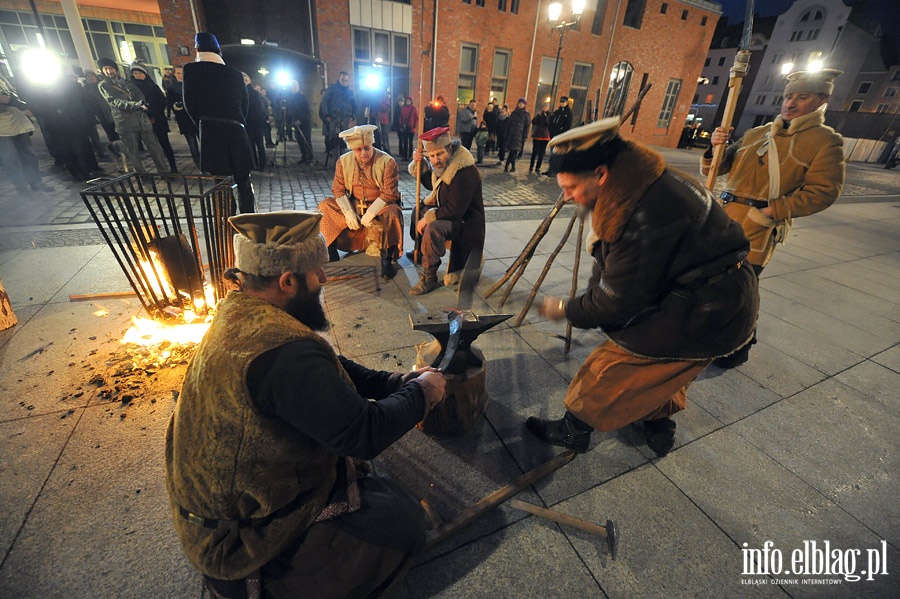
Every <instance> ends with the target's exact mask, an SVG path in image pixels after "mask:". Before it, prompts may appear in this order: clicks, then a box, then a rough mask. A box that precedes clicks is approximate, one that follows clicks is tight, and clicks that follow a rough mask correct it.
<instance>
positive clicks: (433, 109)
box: [422, 96, 450, 131]
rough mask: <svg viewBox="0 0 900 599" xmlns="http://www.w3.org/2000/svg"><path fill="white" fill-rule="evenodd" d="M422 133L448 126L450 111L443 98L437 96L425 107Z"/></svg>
mask: <svg viewBox="0 0 900 599" xmlns="http://www.w3.org/2000/svg"><path fill="white" fill-rule="evenodd" d="M422 125H423V127H424V131H431V130H432V129H437V128H438V127H447V126H449V125H450V109H449V108H447V104H446V102H444V96H438V97H437V98H435V99H434V102H431V103H430V104H428V105H427V106H426V107H425V122H424V123H423V124H422Z"/></svg>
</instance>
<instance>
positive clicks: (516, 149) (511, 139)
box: [503, 98, 531, 173]
mask: <svg viewBox="0 0 900 599" xmlns="http://www.w3.org/2000/svg"><path fill="white" fill-rule="evenodd" d="M526 105H527V104H526V103H525V98H519V101H518V102H517V103H516V109H515V110H513V111H512V113H511V114H510V115H509V132H508V133H507V137H506V148H507V150H508V151H509V154H508V155H507V158H506V166H504V167H503V172H506V171H509V172H511V173H514V172H516V158H518V157H519V156H521V155H522V150H523V149H524V148H525V140H526V139H528V130H529V129H530V128H531V115H530V114H528V111H527V110H525V106H526Z"/></svg>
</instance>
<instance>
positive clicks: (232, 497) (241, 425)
mask: <svg viewBox="0 0 900 599" xmlns="http://www.w3.org/2000/svg"><path fill="white" fill-rule="evenodd" d="M301 339H304V340H313V341H315V342H317V343H320V344H321V345H322V347H323V348H324V349H325V350H326V351H327V352H328V353H329V354H331V356H332V358H333V361H334V367H335V368H336V369H337V370H338V372H340V373H341V376H343V378H344V379H345V380H347V381H348V383H350V384H352V382H351V380H350V378H349V376H348V375H347V373H346V372H345V371H344V369H343V368H342V367H341V365H340V362H339V361H338V358H337V356H336V355H335V353H334V350H333V349H332V348H331V346H330V345H329V344H328V343H327V342H326V341H325V340H324V339H323V338H322V337H320V336H319V335H317V334H316V333H314V332H313V331H312V330H310V329H309V328H308V327H306V326H305V325H303V324H302V323H300V322H299V321H298V320H296V319H295V318H293V317H291V316H290V315H289V314H287V313H286V312H284V311H283V310H281V309H279V308H277V307H276V306H273V305H272V304H270V303H269V302H267V301H265V300H263V299H260V298H257V297H254V296H252V295H248V294H246V293H241V292H237V291H232V292H231V293H229V294H228V296H227V297H225V299H224V300H222V301H221V302H220V303H219V306H218V309H217V314H216V317H215V320H214V321H213V323H212V326H211V327H210V330H209V332H208V333H207V334H206V337H204V339H203V341H202V342H201V343H200V346H199V347H198V349H197V352H196V354H195V355H194V358H193V360H192V361H191V364H190V366H188V369H187V372H186V374H185V380H184V386H183V387H182V392H181V395H180V397H179V399H178V404H177V405H176V407H175V413H174V414H173V416H172V420H171V422H170V423H169V428H168V431H167V438H166V477H167V485H168V490H169V496H170V499H171V502H172V509H173V513H174V518H175V529H176V531H177V533H178V536H179V537H180V539H181V542H182V544H183V545H184V550H185V553H186V554H187V557H188V559H189V560H190V561H191V563H192V564H193V565H194V566H195V567H196V568H197V569H198V570H200V571H201V572H202V573H203V574H206V575H208V576H212V577H213V578H220V579H229V580H234V579H239V578H244V577H246V576H247V575H249V574H251V573H252V572H253V571H255V570H257V569H258V568H259V567H261V566H262V565H264V564H265V563H267V562H269V561H270V560H271V559H272V558H274V557H275V556H276V555H278V554H279V553H280V552H281V551H283V550H284V549H285V548H287V547H288V546H289V545H290V544H291V543H293V542H294V541H296V539H298V538H299V537H300V536H301V535H303V533H304V531H305V530H306V529H307V527H308V526H309V525H310V524H311V523H312V522H313V521H314V519H315V518H316V516H317V515H318V514H319V512H321V510H322V508H323V507H324V506H325V504H326V500H327V498H328V494H329V491H330V490H331V488H332V486H333V485H334V482H335V477H336V472H337V469H336V467H337V462H338V459H339V458H338V456H337V455H335V454H333V453H330V452H328V451H326V450H325V449H324V448H322V447H321V446H320V445H319V444H318V443H316V442H315V441H314V440H312V439H311V438H309V437H307V436H305V435H303V434H301V433H300V432H298V431H297V430H296V429H295V428H293V427H291V426H290V425H289V424H287V423H286V422H284V421H281V420H278V419H274V418H269V417H267V416H264V415H263V414H261V413H260V412H259V411H258V410H257V409H256V407H255V406H254V403H253V401H252V399H251V397H250V393H249V390H248V388H247V378H246V377H247V371H248V369H249V367H250V364H251V362H253V360H254V359H256V358H257V357H258V356H260V355H261V354H263V353H265V352H266V351H269V350H271V349H274V348H277V347H280V346H282V345H284V344H286V343H289V342H291V341H296V340H301ZM297 401H303V390H302V389H298V390H297ZM292 502H293V504H294V505H295V506H296V507H295V509H293V510H289V511H288V513H287V514H278V517H276V518H274V519H273V520H272V521H271V522H269V523H267V524H265V525H263V526H250V527H244V528H239V527H235V526H229V524H228V523H222V524H220V525H219V526H218V527H217V528H206V527H204V526H202V525H199V524H196V523H194V522H190V521H188V520H187V519H185V518H184V517H183V516H182V515H181V514H180V513H179V509H178V508H179V507H181V508H183V509H185V510H188V511H189V512H192V513H193V514H196V515H198V516H201V517H203V518H210V519H216V520H222V521H235V520H238V519H243V518H252V519H259V518H265V517H266V516H268V515H270V514H272V513H273V512H276V511H278V510H279V509H281V508H284V507H285V506H287V505H288V504H292Z"/></svg>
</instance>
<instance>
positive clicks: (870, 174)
mask: <svg viewBox="0 0 900 599" xmlns="http://www.w3.org/2000/svg"><path fill="white" fill-rule="evenodd" d="M169 139H170V141H171V142H172V146H173V148H174V149H175V154H176V159H177V163H178V168H179V171H180V172H181V173H184V174H188V175H191V174H197V173H198V171H197V169H196V167H195V166H194V164H193V162H192V161H191V159H190V154H189V153H188V149H187V144H186V143H185V141H184V138H183V137H182V136H180V135H177V134H175V133H171V134H170V135H169ZM32 145H33V148H34V150H35V152H36V153H37V154H38V157H39V158H40V167H41V171H42V172H43V173H44V181H45V183H47V184H48V185H49V186H50V187H52V190H51V191H46V192H36V193H33V194H30V195H28V196H24V197H23V196H20V195H19V194H18V193H17V192H16V190H15V188H14V187H13V186H12V184H11V182H9V181H7V180H5V179H4V180H0V230H2V235H0V251H6V250H19V249H26V248H37V247H66V246H83V245H96V244H102V243H103V239H102V237H101V236H100V234H99V231H98V230H97V229H96V227H95V225H94V224H93V222H92V220H91V217H90V214H89V213H88V211H87V209H86V207H85V206H84V203H83V202H82V200H81V196H80V192H81V190H82V189H84V188H85V187H86V185H85V183H84V182H76V181H72V180H71V178H70V177H69V175H68V173H67V172H66V171H65V170H64V169H62V168H61V167H56V166H54V164H53V160H52V158H51V157H50V156H49V154H48V153H47V150H46V147H45V146H44V143H43V139H42V138H41V137H40V134H39V133H36V134H35V136H34V138H33V140H32ZM324 145H325V144H324V139H323V138H322V136H321V132H315V133H314V135H313V147H314V148H316V149H317V153H316V156H317V159H318V162H317V163H316V164H300V163H299V158H300V152H299V148H298V147H297V145H296V144H294V143H288V144H287V146H286V147H285V146H284V145H279V146H278V147H277V148H270V149H269V150H268V152H269V154H268V158H269V160H270V161H274V164H275V166H270V167H269V168H268V169H267V170H266V172H262V173H256V172H254V173H253V182H254V187H255V189H256V194H257V203H258V208H259V210H260V211H266V212H268V211H273V210H313V209H315V207H316V205H317V204H318V202H319V201H321V200H322V199H323V198H325V197H327V196H329V195H331V179H332V175H333V172H334V161H333V159H332V160H331V161H329V163H328V164H327V165H326V164H324V162H323V160H324V157H325V153H324ZM662 152H663V155H664V156H665V157H666V160H667V161H668V163H669V164H670V165H672V166H674V167H676V168H679V169H682V170H684V171H686V172H688V173H691V174H697V173H698V171H697V161H698V158H699V153H700V150H671V149H663V150H662ZM524 154H525V156H524V157H523V158H521V159H520V160H519V163H518V171H517V172H516V173H504V172H503V169H502V168H501V165H500V164H498V161H497V160H496V156H486V157H485V160H484V164H482V165H480V166H479V169H480V170H481V173H482V177H483V179H484V198H485V205H486V207H488V209H489V210H488V212H489V215H488V217H489V218H488V220H518V219H521V218H540V217H541V216H542V215H543V211H537V212H535V211H534V210H522V211H520V210H515V208H535V207H540V206H548V205H552V204H553V202H554V201H555V200H556V198H557V197H558V194H559V190H558V188H557V187H556V183H555V181H554V180H553V179H551V178H550V177H544V176H541V175H537V174H534V173H528V172H527V168H528V158H529V156H530V148H529V147H528V146H527V145H526V148H525V152H524ZM144 156H145V163H147V164H149V162H150V161H149V158H148V157H147V155H146V154H144ZM405 166H406V165H405V164H401V168H400V171H401V179H400V191H401V193H402V195H403V197H404V198H407V201H405V205H406V206H407V207H410V206H411V205H412V204H413V201H412V200H413V198H414V197H415V187H416V185H415V178H414V177H412V176H410V175H409V174H408V173H407V172H406V169H405ZM101 167H102V168H103V169H104V171H105V172H107V173H108V174H109V175H110V176H115V175H116V174H117V172H116V170H115V165H114V163H112V162H102V163H101ZM545 168H546V165H545ZM897 194H900V171H898V170H885V169H883V168H881V165H869V164H860V163H853V164H850V165H848V168H847V184H846V186H845V189H844V193H843V195H842V196H841V199H840V200H839V201H840V202H845V203H850V202H871V201H889V200H893V199H897V198H898V197H900V196H898V195H897ZM503 208H505V209H506V210H500V211H494V210H491V209H503Z"/></svg>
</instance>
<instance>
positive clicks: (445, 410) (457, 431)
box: [416, 340, 490, 436]
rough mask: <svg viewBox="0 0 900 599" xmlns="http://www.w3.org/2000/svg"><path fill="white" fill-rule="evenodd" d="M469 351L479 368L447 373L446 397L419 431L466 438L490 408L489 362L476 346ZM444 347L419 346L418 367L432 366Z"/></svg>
mask: <svg viewBox="0 0 900 599" xmlns="http://www.w3.org/2000/svg"><path fill="white" fill-rule="evenodd" d="M469 351H471V352H472V353H474V354H475V355H476V356H477V357H478V359H479V361H480V362H481V365H480V366H468V367H466V370H465V372H464V373H463V374H445V375H444V376H445V377H446V379H447V394H446V396H445V397H444V401H442V402H441V403H440V404H438V405H437V406H435V408H434V409H433V410H431V411H430V412H429V413H428V415H427V416H425V419H424V420H423V421H422V422H420V423H419V425H418V426H419V428H420V429H421V430H422V431H423V432H425V433H428V434H434V435H455V436H459V435H464V434H465V433H467V432H468V431H469V430H470V429H471V428H472V427H473V426H475V423H476V422H478V419H479V418H481V416H482V415H483V414H484V411H485V410H486V409H487V405H488V402H489V401H490V398H489V397H488V394H487V391H486V390H485V374H486V363H485V361H484V354H482V353H481V350H479V349H478V348H475V347H470V348H469ZM440 352H441V346H440V344H439V343H438V342H437V340H433V341H429V342H428V343H424V344H422V345H419V346H417V347H416V368H422V367H424V366H428V365H430V364H433V363H434V361H435V359H436V358H437V356H438V354H439V353H440Z"/></svg>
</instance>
